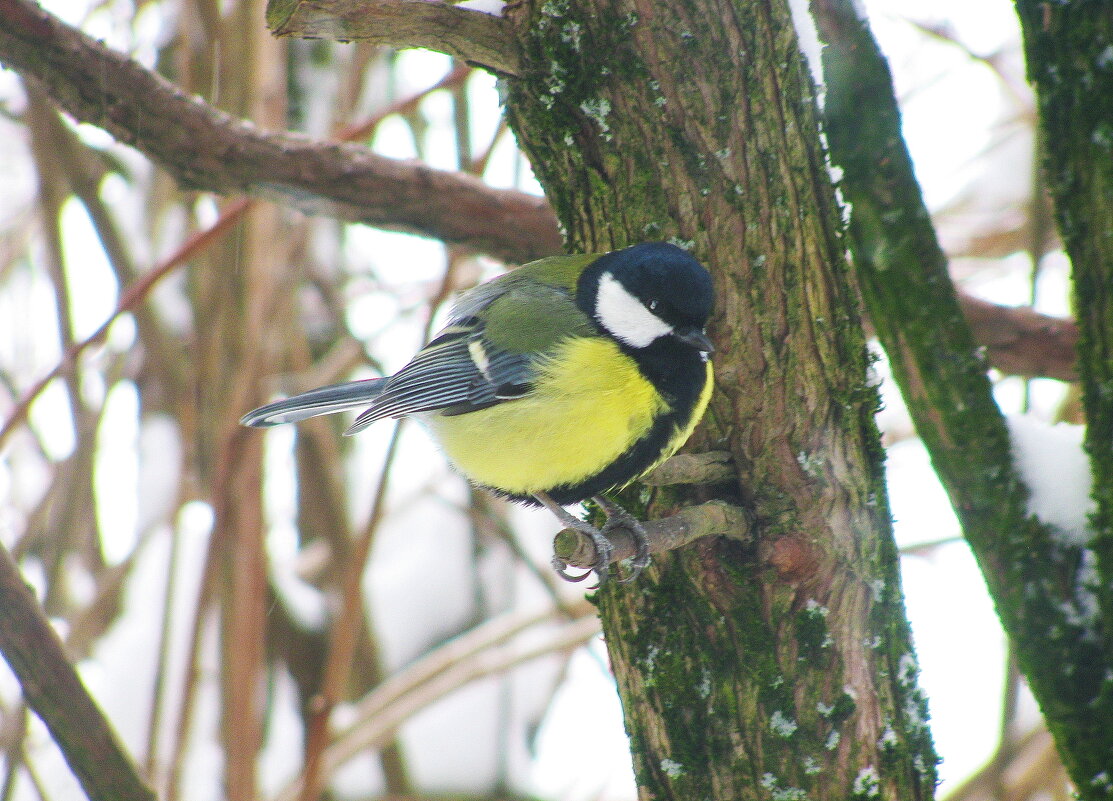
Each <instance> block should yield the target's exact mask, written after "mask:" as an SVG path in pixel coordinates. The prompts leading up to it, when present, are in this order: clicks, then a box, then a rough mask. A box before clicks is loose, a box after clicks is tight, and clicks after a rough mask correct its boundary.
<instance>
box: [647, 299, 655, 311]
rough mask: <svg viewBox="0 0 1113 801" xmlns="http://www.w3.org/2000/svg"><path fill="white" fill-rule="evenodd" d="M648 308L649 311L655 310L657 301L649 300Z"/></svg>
mask: <svg viewBox="0 0 1113 801" xmlns="http://www.w3.org/2000/svg"><path fill="white" fill-rule="evenodd" d="M649 310H650V311H657V301H656V300H651V301H649Z"/></svg>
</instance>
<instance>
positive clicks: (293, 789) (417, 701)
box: [278, 600, 599, 801]
mask: <svg viewBox="0 0 1113 801" xmlns="http://www.w3.org/2000/svg"><path fill="white" fill-rule="evenodd" d="M575 608H576V611H577V612H578V613H579V616H578V617H576V618H575V619H573V620H571V621H568V622H564V623H562V624H560V626H559V627H558V628H556V629H555V630H554V631H552V632H551V633H550V634H548V636H542V637H540V641H538V640H535V639H534V638H533V637H532V636H531V638H530V645H522V644H520V643H517V642H516V641H515V638H516V636H517V635H518V634H519V633H521V632H523V631H525V630H527V629H532V628H534V627H539V626H543V625H549V624H550V623H551V622H552V621H554V620H556V619H559V617H560V615H561V612H560V611H558V610H556V609H547V610H545V611H542V612H540V613H523V612H512V613H507V614H505V615H502V616H500V617H497V618H493V619H491V620H488V621H487V622H485V623H483V624H481V625H480V626H478V627H476V628H475V629H472V630H471V631H469V632H467V633H466V634H463V635H461V636H459V637H457V638H455V639H453V640H450V641H449V642H447V643H445V644H444V645H442V646H441V647H439V648H437V649H435V650H433V651H431V652H430V653H428V654H426V655H425V656H424V657H422V658H421V659H419V660H418V661H416V662H414V663H413V664H411V665H409V666H408V667H406V668H405V669H403V670H401V671H399V672H398V673H395V674H394V675H393V676H391V677H390V678H389V679H388V680H387V681H385V682H383V683H382V684H381V685H379V686H378V687H376V688H375V689H374V690H373V691H372V692H370V693H369V694H368V695H367V696H366V697H365V698H364V699H363V700H361V701H360V702H359V704H358V705H357V706H356V708H355V710H354V712H355V723H353V724H352V725H351V726H350V727H348V728H347V729H345V730H344V731H343V732H341V733H340V734H339V735H338V736H337V737H336V740H335V742H333V744H332V745H330V746H329V747H328V748H327V749H326V750H325V752H324V754H323V755H322V760H321V773H322V776H329V775H331V774H332V773H333V772H335V771H336V769H337V768H339V767H340V766H341V765H343V764H344V763H345V762H346V761H347V760H349V759H351V758H352V757H353V756H355V755H356V754H358V753H360V752H362V751H364V750H366V749H368V748H373V747H375V746H378V745H381V744H382V743H383V742H385V741H386V739H387V738H388V737H390V736H391V735H392V734H393V733H394V731H395V729H397V727H398V726H399V725H401V723H402V722H404V721H405V720H407V719H408V718H410V717H412V716H413V715H414V714H415V713H416V712H417V711H419V710H421V709H423V708H425V707H426V706H428V705H429V704H431V703H433V702H434V701H436V700H438V699H440V698H443V697H444V696H445V695H447V694H448V693H450V692H452V691H453V690H455V689H457V688H459V687H462V686H463V685H465V684H467V683H468V682H470V681H474V680H475V679H477V678H480V677H482V676H489V675H493V674H497V673H500V672H503V671H506V670H509V669H510V668H512V667H514V666H515V665H519V664H522V663H523V662H527V661H529V660H531V659H536V658H538V657H540V656H545V655H547V654H552V653H560V652H564V651H567V650H570V649H573V648H576V647H578V646H579V645H582V644H583V643H584V642H585V641H586V640H588V639H589V638H590V637H592V636H593V635H594V634H596V633H597V632H598V631H599V620H598V618H597V617H596V616H595V611H594V607H592V606H591V605H590V604H589V603H588V602H587V601H583V600H581V601H579V602H578V603H577V604H576V605H575ZM297 797H298V787H297V786H296V785H293V786H289V787H287V788H286V789H285V790H283V791H282V792H281V793H279V795H278V799H279V801H293V799H295V798H297Z"/></svg>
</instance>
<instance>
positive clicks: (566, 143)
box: [507, 0, 935, 801]
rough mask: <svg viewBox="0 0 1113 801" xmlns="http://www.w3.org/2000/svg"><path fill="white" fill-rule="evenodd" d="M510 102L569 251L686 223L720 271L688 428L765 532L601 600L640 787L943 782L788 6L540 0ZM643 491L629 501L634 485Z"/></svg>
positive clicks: (772, 789)
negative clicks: (708, 391)
mask: <svg viewBox="0 0 1113 801" xmlns="http://www.w3.org/2000/svg"><path fill="white" fill-rule="evenodd" d="M510 13H512V14H513V15H514V19H515V22H516V23H517V24H518V26H519V30H520V36H521V40H522V52H523V57H522V65H521V71H520V77H519V78H517V79H511V80H508V82H507V84H508V89H509V94H508V101H507V110H508V115H509V117H510V119H511V123H512V125H513V126H514V128H515V130H516V132H517V135H518V138H519V141H520V143H521V145H522V146H523V148H524V149H525V150H526V152H527V154H528V155H529V156H530V158H531V160H532V162H533V165H534V169H535V171H536V173H537V174H538V177H539V178H540V180H541V182H542V184H543V185H544V186H545V189H546V192H547V195H548V197H549V200H550V202H551V203H552V205H553V207H554V208H555V209H556V211H557V215H558V217H559V218H560V220H561V222H562V224H563V226H564V227H565V230H566V233H567V238H568V245H569V248H570V249H571V250H574V251H590V250H599V249H607V248H611V247H617V246H622V245H627V244H630V243H633V242H637V241H642V240H647V239H672V240H673V241H678V242H681V243H683V244H685V245H686V246H688V247H690V248H691V249H692V251H693V253H695V254H696V255H697V256H698V257H699V258H700V259H701V260H703V261H704V262H705V263H706V264H708V265H709V266H710V267H711V269H712V270H713V272H714V273H715V277H716V285H717V291H718V308H717V313H716V316H715V319H714V321H713V324H712V327H711V328H712V333H713V337H714V339H715V341H716V345H717V347H718V353H717V355H716V359H715V360H716V368H717V371H718V378H717V392H716V397H715V399H714V400H713V402H712V409H711V411H710V412H709V415H708V419H707V421H706V422H705V424H704V426H703V428H702V429H701V430H700V431H699V432H698V433H697V435H696V438H695V440H696V442H695V445H696V448H697V449H702V450H712V449H714V450H722V449H727V450H730V451H731V453H732V455H733V460H734V464H735V465H736V466H737V467H738V473H739V475H738V478H737V479H736V480H735V481H734V482H730V483H723V484H719V485H716V486H702V487H697V488H694V489H690V490H688V489H672V488H670V489H668V490H661V491H659V493H658V494H657V496H655V497H654V499H653V503H651V504H650V505H649V506H650V508H649V512H650V514H651V515H652V516H659V515H664V514H668V513H669V512H670V511H671V510H673V509H674V508H675V507H676V506H677V505H681V504H683V503H685V502H690V501H692V500H707V499H710V498H718V499H722V500H726V501H728V502H732V503H736V504H740V505H743V506H744V507H746V508H747V509H748V510H749V511H750V512H752V514H753V516H754V519H755V521H756V523H755V537H756V540H755V543H754V545H752V546H744V545H740V544H738V543H733V542H730V541H727V540H716V539H711V540H701V541H699V542H697V543H695V544H693V545H691V546H688V547H685V548H682V549H680V550H678V551H674V552H671V553H668V554H664V555H661V556H659V557H657V558H655V560H654V563H653V565H651V567H650V568H649V569H648V570H647V571H646V572H645V573H644V574H643V575H642V577H641V578H639V580H638V581H637V582H635V583H634V584H632V585H626V586H621V587H620V586H610V585H608V586H607V587H606V588H605V590H604V591H603V592H601V593H600V595H599V603H600V609H601V613H602V617H603V623H604V629H605V631H606V634H607V642H608V647H609V649H610V653H611V659H612V663H613V665H614V669H615V673H616V675H617V677H618V682H619V688H620V692H621V695H622V698H623V703H624V709H625V714H626V722H627V728H628V730H629V731H630V733H631V740H632V745H633V751H634V761H635V773H636V775H637V779H638V783H639V786H640V788H641V789H640V792H641V793H642V795H643V797H647V798H648V797H654V798H716V799H730V798H739V799H758V798H760V799H766V798H771V797H772V798H803V797H805V795H806V796H807V797H808V798H811V799H825V798H831V799H836V798H837V799H840V801H844V800H845V799H849V798H867V797H875V793H879V794H881V795H882V796H883V797H887V798H901V799H918V798H921V799H922V798H930V797H931V796H932V794H933V790H934V783H935V771H934V768H935V765H934V763H935V756H934V752H933V750H932V746H931V743H930V738H929V736H928V733H927V729H926V725H925V710H924V703H923V698H922V696H921V695H920V693H919V691H918V689H917V687H916V676H915V674H916V668H915V659H914V657H913V656H912V653H911V644H910V641H909V636H908V629H907V624H906V622H905V620H904V617H903V609H902V603H901V591H900V582H899V577H898V573H897V563H896V553H895V548H894V546H893V542H892V538H891V531H890V529H889V518H888V509H887V503H886V500H885V490H884V486H883V483H882V475H881V450H880V445H879V442H878V437H877V431H876V429H875V427H874V422H873V413H874V411H875V408H876V403H877V396H876V392H875V391H874V389H873V388H872V387H869V386H868V385H867V384H866V368H867V362H868V357H867V353H866V349H865V344H864V338H863V334H862V329H861V325H860V320H859V316H858V309H857V296H856V292H855V290H854V288H853V286H852V284H851V278H850V275H849V274H848V271H847V268H846V263H845V261H844V257H843V244H842V240H841V238H840V236H839V226H840V220H839V214H838V211H837V208H836V204H835V201H834V195H833V191H832V188H831V185H830V180H829V178H828V175H827V170H826V165H825V161H824V156H823V153H822V150H821V148H820V145H819V137H818V125H817V121H816V115H815V108H814V102H813V98H812V85H811V78H810V75H809V73H808V70H807V68H806V66H805V65H804V63H803V60H802V58H801V55H800V52H799V50H798V46H797V43H796V36H795V31H794V29H793V26H792V22H791V18H790V14H789V10H788V7H787V5H786V4H784V3H782V2H777V1H776V0H772V1H771V2H728V1H727V0H710V1H708V0H698V1H697V0H680V1H679V2H672V3H654V2H633V1H626V0H549V1H548V2H544V3H523V4H521V5H518V6H516V7H513V8H512V10H511V12H510ZM646 498H648V496H645V497H638V496H636V495H634V496H633V497H627V498H626V499H625V500H626V502H627V503H628V504H631V505H637V504H638V502H644V500H645V499H646Z"/></svg>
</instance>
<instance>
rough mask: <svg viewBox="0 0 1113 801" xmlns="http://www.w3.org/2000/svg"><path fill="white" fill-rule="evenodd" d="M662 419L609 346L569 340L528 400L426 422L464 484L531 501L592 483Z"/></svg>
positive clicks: (647, 391)
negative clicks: (535, 496) (541, 494)
mask: <svg viewBox="0 0 1113 801" xmlns="http://www.w3.org/2000/svg"><path fill="white" fill-rule="evenodd" d="M665 411H666V405H665V402H664V400H663V399H662V398H661V396H660V395H659V394H658V393H657V391H656V390H655V389H654V388H653V385H652V384H650V383H649V382H648V381H647V380H646V379H645V378H644V377H642V375H641V373H640V372H638V369H637V367H636V365H634V363H633V362H631V361H630V360H629V359H628V358H626V357H625V356H623V354H622V352H621V351H620V350H619V349H618V346H617V345H615V343H614V342H612V341H610V340H607V339H602V338H571V339H568V340H565V342H564V343H563V344H562V345H561V346H560V347H559V348H558V349H557V352H556V353H555V354H554V356H553V357H552V358H551V359H550V360H548V361H547V362H546V363H545V364H544V365H543V367H542V373H541V376H540V377H539V379H538V380H537V381H536V382H535V383H534V391H533V392H531V393H530V394H529V395H528V396H525V397H523V398H520V399H516V400H511V401H507V402H506V403H501V404H498V405H497V406H492V407H489V408H487V409H481V410H479V411H476V412H470V413H468V414H461V415H457V416H453V417H442V416H438V415H435V416H433V417H432V419H431V420H430V421H429V422H430V425H431V427H432V429H433V433H434V435H435V436H436V437H437V439H438V440H439V441H440V443H441V445H442V447H443V448H444V450H445V452H446V453H447V455H448V457H449V459H451V460H452V462H453V463H454V464H455V465H456V466H457V468H458V469H459V470H460V471H461V472H462V473H463V474H464V475H465V476H467V477H468V478H469V479H471V480H472V481H474V482H476V483H479V484H484V485H486V486H488V487H494V488H496V489H499V490H503V491H504V492H507V493H510V494H513V495H532V494H534V493H536V492H544V491H547V490H549V489H552V488H554V487H558V486H562V485H569V484H576V483H578V482H580V481H582V480H584V479H586V478H588V477H590V476H593V475H595V474H596V473H598V472H599V471H600V470H602V469H603V468H604V467H606V466H607V465H609V464H610V463H611V462H613V461H614V460H615V459H617V458H618V457H619V456H621V455H622V454H623V453H624V452H625V451H626V450H627V449H628V448H629V447H630V446H631V445H632V444H633V443H635V442H636V441H637V440H638V439H640V438H641V437H642V436H644V435H645V434H646V433H647V432H648V431H649V429H650V428H651V427H652V425H653V422H654V419H655V418H656V417H657V415H659V414H661V413H663V412H665ZM693 425H694V423H693ZM684 439H687V437H686V436H685V437H684ZM682 443H683V440H681V441H680V443H678V445H677V447H679V444H682ZM674 450H675V448H674Z"/></svg>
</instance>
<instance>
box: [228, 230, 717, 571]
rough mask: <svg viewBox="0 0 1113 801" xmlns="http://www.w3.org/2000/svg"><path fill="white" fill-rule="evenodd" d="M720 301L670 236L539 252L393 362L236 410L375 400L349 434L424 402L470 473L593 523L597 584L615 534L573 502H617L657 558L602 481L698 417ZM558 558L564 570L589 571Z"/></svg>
mask: <svg viewBox="0 0 1113 801" xmlns="http://www.w3.org/2000/svg"><path fill="white" fill-rule="evenodd" d="M713 303H714V291H713V288H712V283H711V276H710V275H709V274H708V272H707V270H706V269H704V267H703V265H701V264H700V263H699V262H698V261H696V259H694V258H693V257H692V256H690V255H689V254H688V253H687V252H685V251H684V250H682V249H680V248H678V247H676V246H675V245H670V244H666V243H652V242H651V243H643V244H640V245H634V246H633V247H628V248H625V249H624V250H618V251H614V252H612V253H606V254H603V255H599V254H589V255H577V256H554V257H551V258H546V259H541V260H539V261H535V262H532V263H530V264H526V265H524V266H522V267H519V268H518V269H517V270H514V271H513V272H510V273H507V274H506V275H503V276H500V277H498V278H495V279H494V280H491V281H488V282H487V283H484V284H481V285H479V286H477V287H475V288H474V289H472V290H470V291H468V292H467V293H465V294H464V295H462V296H461V297H460V299H459V301H458V302H457V304H456V306H455V308H454V309H453V311H452V314H451V317H450V319H449V322H448V324H447V326H446V327H445V328H444V329H443V330H442V331H440V333H438V334H437V336H436V337H435V338H434V339H433V340H432V341H431V342H429V344H428V345H426V346H425V347H424V348H422V349H421V350H420V351H419V352H418V353H417V355H415V356H414V357H413V359H411V360H410V362H409V363H408V364H407V365H406V366H405V367H403V368H402V369H401V370H400V371H398V372H397V373H396V374H395V375H393V376H389V377H385V378H373V379H369V380H364V381H353V382H349V383H344V384H335V385H332V386H327V387H322V388H320V389H314V390H311V391H309V392H306V393H304V394H301V395H296V396H294V397H291V398H287V399H285V400H280V401H276V402H274V403H270V404H267V405H266V406H262V407H260V408H258V409H256V410H255V411H253V412H250V413H248V414H247V415H245V416H244V417H243V419H242V420H241V422H242V423H243V424H244V425H248V426H272V425H278V424H280V423H294V422H298V421H300V420H304V419H306V418H309V417H315V416H317V415H321V414H329V413H332V412H338V411H342V410H345V409H352V408H357V407H365V408H364V411H363V412H362V413H361V414H360V415H359V416H358V417H356V419H355V422H354V423H352V425H351V426H350V427H349V428H348V430H347V431H345V432H344V433H345V434H354V433H356V432H357V431H361V430H363V429H364V428H366V427H367V426H369V425H371V424H372V423H374V422H375V421H376V420H381V419H383V418H387V417H393V418H399V417H407V416H413V417H417V418H419V419H421V420H422V421H423V422H425V423H426V424H427V425H428V427H429V428H430V429H431V431H432V433H433V436H434V437H435V439H436V440H437V441H438V442H439V443H440V445H441V447H442V448H443V449H444V451H445V453H446V454H447V456H448V458H449V460H450V461H451V462H452V463H453V464H454V465H455V466H456V468H457V469H458V470H459V471H460V472H461V473H463V474H464V476H465V477H467V478H468V479H469V480H470V481H471V482H472V483H474V484H477V485H479V486H481V487H485V488H487V489H488V490H491V491H492V492H494V493H495V494H496V495H501V496H504V497H507V498H510V499H512V500H515V501H520V502H524V503H527V504H541V505H543V506H545V507H546V508H548V509H550V510H551V511H553V512H554V513H555V514H556V515H557V516H558V518H559V519H560V520H561V521H562V522H563V523H564V524H565V525H566V526H571V527H573V528H576V529H578V530H580V531H583V532H585V533H586V534H588V535H589V536H590V537H591V538H592V540H593V542H594V543H595V546H596V554H597V556H598V559H597V561H596V564H595V565H594V567H593V570H594V571H595V572H596V574H597V575H598V577H599V581H600V583H602V582H603V581H605V580H606V577H607V570H608V568H607V565H608V563H609V562H610V553H611V545H610V543H609V541H608V540H607V539H606V537H604V536H603V534H602V533H601V532H600V531H598V530H596V529H595V528H594V527H592V526H589V525H587V524H586V523H584V522H583V521H581V520H578V519H576V518H575V517H573V516H572V515H570V514H568V513H567V512H566V511H565V510H564V509H563V508H562V507H563V506H567V505H571V504H575V503H579V502H580V501H583V500H585V499H587V498H592V497H595V498H596V500H597V501H599V503H600V505H601V506H602V507H603V509H604V510H605V511H607V512H608V515H609V519H608V523H607V526H605V527H604V530H606V528H607V527H609V526H611V525H612V524H615V523H618V522H619V518H621V523H622V524H624V525H625V527H627V528H630V529H631V530H633V531H634V532H635V539H637V540H639V542H638V551H639V552H638V556H637V557H636V558H635V560H634V573H633V575H636V574H637V573H638V572H640V571H641V569H642V568H643V567H644V566H645V565H646V564H648V561H649V554H648V547H647V545H646V543H645V536H644V531H642V529H641V527H640V525H638V524H637V523H636V521H632V520H631V519H630V518H629V516H628V515H625V513H624V512H622V510H621V509H620V508H619V507H617V506H616V505H615V504H613V503H611V502H609V501H606V500H605V499H603V498H602V497H600V494H601V493H603V492H605V491H606V490H609V489H614V488H617V487H621V486H623V485H626V484H628V483H630V482H631V481H633V480H634V479H636V478H638V477H639V476H641V475H643V474H645V473H647V472H648V471H649V470H651V469H652V468H653V467H655V466H656V465H658V464H659V463H661V462H663V461H664V460H665V459H667V458H668V457H669V456H671V455H673V454H674V453H675V452H676V451H677V450H678V449H679V448H680V446H681V445H683V444H684V442H685V441H686V440H687V439H688V437H689V436H690V435H691V433H692V430H693V429H694V428H695V427H696V424H697V423H698V422H699V420H700V418H701V417H702V416H703V413H704V410H705V409H706V408H707V403H708V400H709V399H710V397H711V388H712V368H711V362H710V361H709V360H708V354H710V353H711V352H712V351H713V347H712V345H711V341H710V340H709V339H708V338H707V334H706V333H705V331H704V326H705V325H706V323H707V319H708V316H709V315H710V314H711V309H712V305H713ZM554 562H555V566H556V567H557V571H558V572H559V573H560V574H561V575H562V576H563V577H565V578H567V579H570V580H580V579H582V578H585V577H586V576H587V575H589V573H587V574H584V576H577V577H573V576H570V575H568V574H567V573H565V572H564V569H563V568H564V567H566V565H564V564H563V563H560V562H559V560H554ZM632 577H633V576H630V578H632Z"/></svg>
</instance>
